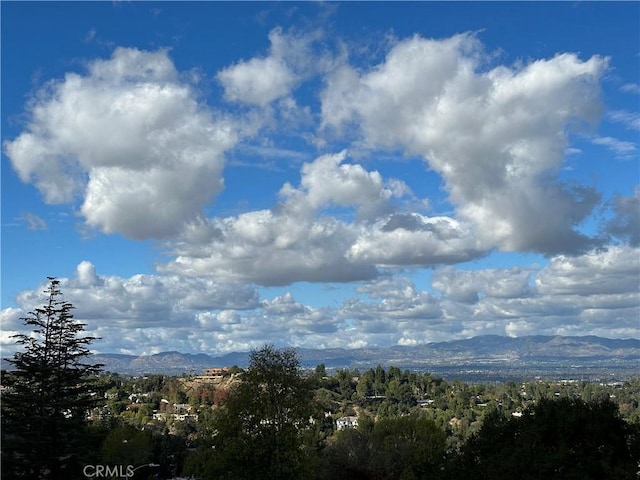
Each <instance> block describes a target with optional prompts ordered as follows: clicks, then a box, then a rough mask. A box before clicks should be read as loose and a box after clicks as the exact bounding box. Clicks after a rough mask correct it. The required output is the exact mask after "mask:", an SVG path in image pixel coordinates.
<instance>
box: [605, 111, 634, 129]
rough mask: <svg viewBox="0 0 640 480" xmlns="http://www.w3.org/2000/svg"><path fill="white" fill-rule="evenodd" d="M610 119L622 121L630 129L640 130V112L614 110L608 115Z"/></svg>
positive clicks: (617, 121)
mask: <svg viewBox="0 0 640 480" xmlns="http://www.w3.org/2000/svg"><path fill="white" fill-rule="evenodd" d="M607 117H608V118H609V120H611V121H612V122H616V123H622V124H623V125H624V126H625V127H627V128H628V129H629V130H640V113H638V112H627V111H626V110H613V111H611V112H609V114H608V115H607Z"/></svg>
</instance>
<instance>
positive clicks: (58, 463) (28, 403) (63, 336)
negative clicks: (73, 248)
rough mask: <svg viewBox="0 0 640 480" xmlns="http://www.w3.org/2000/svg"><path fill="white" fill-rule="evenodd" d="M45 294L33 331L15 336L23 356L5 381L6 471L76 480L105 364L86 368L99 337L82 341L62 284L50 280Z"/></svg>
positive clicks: (33, 315)
mask: <svg viewBox="0 0 640 480" xmlns="http://www.w3.org/2000/svg"><path fill="white" fill-rule="evenodd" d="M45 293H46V294H47V301H46V303H45V305H44V306H42V307H40V308H36V309H34V310H33V311H32V312H30V313H29V315H28V316H27V317H24V318H23V319H22V320H23V322H24V324H25V325H27V326H29V327H32V328H33V331H32V333H31V334H18V335H15V336H14V337H15V338H16V343H17V344H18V345H20V346H21V347H22V351H20V352H17V353H16V354H15V355H14V356H13V358H12V359H10V360H9V362H10V363H11V364H12V365H13V367H14V368H15V370H13V371H12V372H10V373H9V374H7V375H6V378H5V379H4V382H5V385H6V387H7V391H6V392H5V393H3V398H2V462H3V465H2V466H3V474H5V475H7V476H8V477H12V478H48V479H58V478H65V479H67V478H74V477H76V475H75V473H74V472H75V469H74V465H75V466H76V467H77V465H78V462H79V461H80V457H81V456H82V450H83V449H82V445H81V441H80V432H81V431H82V428H83V426H84V425H85V419H86V413H87V410H88V409H89V408H90V407H91V406H92V405H93V403H94V401H95V398H94V395H95V394H94V395H92V393H93V392H92V388H91V383H90V380H91V378H90V377H92V375H94V374H96V373H97V372H98V371H99V370H100V365H97V364H91V363H86V361H87V360H88V358H89V357H90V351H89V349H88V345H89V344H90V343H91V342H92V341H93V340H94V337H90V336H82V332H83V330H84V324H82V323H79V322H75V321H74V320H73V315H72V314H71V311H72V310H73V308H74V307H73V305H72V304H71V303H69V302H66V301H64V300H62V292H61V290H60V281H59V280H57V279H55V278H49V286H48V288H47V289H46V291H45ZM72 471H73V472H72Z"/></svg>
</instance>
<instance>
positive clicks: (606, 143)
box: [591, 137, 637, 158]
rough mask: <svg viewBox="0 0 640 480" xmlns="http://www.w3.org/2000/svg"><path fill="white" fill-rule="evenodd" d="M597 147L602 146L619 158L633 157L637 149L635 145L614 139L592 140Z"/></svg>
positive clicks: (598, 138)
mask: <svg viewBox="0 0 640 480" xmlns="http://www.w3.org/2000/svg"><path fill="white" fill-rule="evenodd" d="M591 141H592V142H593V143H595V144H596V145H602V146H603V147H607V148H608V149H609V150H611V151H612V152H614V153H615V154H616V155H617V156H618V157H619V158H629V157H630V156H631V155H633V154H634V153H635V152H636V150H637V147H636V145H635V144H634V143H631V142H626V141H624V140H618V139H617V138H613V137H596V138H594V139H593V140H591Z"/></svg>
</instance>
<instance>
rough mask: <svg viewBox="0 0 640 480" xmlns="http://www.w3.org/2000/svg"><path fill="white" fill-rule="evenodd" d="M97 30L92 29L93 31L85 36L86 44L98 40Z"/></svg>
mask: <svg viewBox="0 0 640 480" xmlns="http://www.w3.org/2000/svg"><path fill="white" fill-rule="evenodd" d="M96 34H97V32H96V29H95V28H92V29H91V30H89V31H88V32H87V34H86V35H85V36H84V43H91V42H93V41H94V40H95V39H96Z"/></svg>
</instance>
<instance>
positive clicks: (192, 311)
mask: <svg viewBox="0 0 640 480" xmlns="http://www.w3.org/2000/svg"><path fill="white" fill-rule="evenodd" d="M639 275H640V250H638V248H632V247H627V246H617V247H611V248H609V249H608V250H606V251H605V250H603V251H593V252H590V253H588V254H585V255H582V256H577V257H566V256H557V257H553V258H552V259H551V262H550V264H549V265H548V266H545V267H539V266H535V265H532V266H530V267H527V268H500V269H478V270H462V269H458V268H454V267H450V266H445V267H441V268H439V269H437V270H435V272H434V274H433V276H432V282H431V283H432V287H433V292H430V291H427V290H422V289H420V288H418V287H417V286H416V285H415V284H414V283H413V282H412V281H411V280H410V279H409V278H407V277H405V276H403V275H402V274H396V275H394V276H383V277H379V278H377V279H374V280H371V281H368V282H361V283H360V284H359V286H358V287H357V288H355V290H354V295H353V297H351V298H348V299H347V300H345V301H344V302H343V303H342V304H340V305H334V306H331V307H323V308H316V307H311V306H308V305H305V304H303V303H300V302H298V301H296V299H295V298H294V296H293V295H292V294H291V293H290V292H285V293H283V294H281V295H278V296H276V297H274V298H269V299H260V298H259V297H258V293H257V290H256V289H255V288H253V287H251V286H247V285H242V284H228V283H226V282H225V283H218V282H216V281H215V280H214V279H211V278H209V277H204V278H203V277H178V276H175V275H134V276H132V277H129V278H121V277H117V276H107V275H100V274H98V273H97V272H96V268H95V267H94V266H93V265H92V264H91V263H90V262H87V261H84V262H81V263H80V264H79V265H78V268H77V272H76V275H75V277H74V278H71V279H61V287H62V291H63V293H64V296H65V300H66V301H69V302H71V303H73V304H74V305H75V306H76V307H77V308H76V309H75V310H74V314H75V316H76V318H77V319H78V320H81V321H83V322H85V323H86V324H87V332H88V333H90V334H91V335H95V336H98V337H102V339H101V340H100V341H97V342H95V343H94V348H96V349H98V350H99V351H102V352H121V353H138V354H140V353H155V352H159V351H169V350H179V351H183V352H206V353H224V352H229V351H246V350H248V349H251V348H255V347H259V346H260V345H262V344H264V343H265V342H273V343H275V344H277V345H283V346H284V345H293V346H298V347H308V348H328V347H345V348H350V347H358V346H376V345H377V346H390V345H414V344H417V343H424V342H430V341H444V340H451V339H456V338H458V339H459V338H468V337H470V336H475V335H484V334H499V335H505V334H506V335H515V336H517V335H527V334H545V335H558V334H560V335H600V336H605V337H607V336H608V337H616V338H623V337H637V335H638V318H640V293H639V292H638V276H639ZM43 289H44V286H39V287H38V288H36V289H34V290H33V291H26V292H23V293H22V294H20V295H19V296H18V305H19V308H6V309H4V310H2V311H1V312H0V320H1V326H2V332H3V335H2V336H1V337H0V344H1V345H2V347H3V350H4V351H11V350H12V349H13V348H15V345H13V340H12V339H11V338H10V335H11V334H14V333H17V332H21V331H24V326H23V325H22V324H21V322H20V320H19V318H20V317H22V316H25V315H26V312H28V311H29V310H32V309H33V308H35V307H37V306H39V305H42V304H43V301H44V300H45V299H44V298H43V294H42V290H43Z"/></svg>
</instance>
